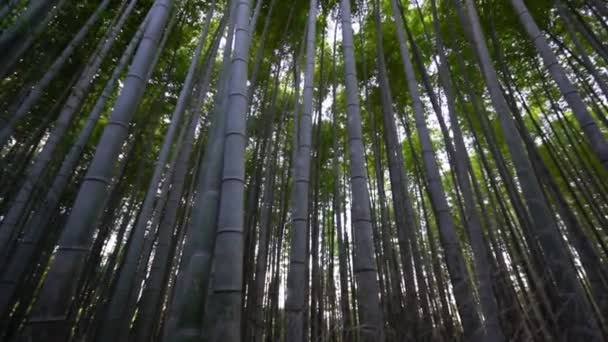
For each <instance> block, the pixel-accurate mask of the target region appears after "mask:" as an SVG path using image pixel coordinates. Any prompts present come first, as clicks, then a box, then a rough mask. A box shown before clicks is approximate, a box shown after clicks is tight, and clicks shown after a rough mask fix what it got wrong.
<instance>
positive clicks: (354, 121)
mask: <svg viewBox="0 0 608 342" xmlns="http://www.w3.org/2000/svg"><path fill="white" fill-rule="evenodd" d="M341 22H342V48H343V51H344V78H345V83H346V94H347V95H346V108H347V109H346V112H347V116H348V124H347V130H348V136H349V147H350V152H349V155H350V173H351V187H352V201H353V202H352V222H353V230H354V249H355V255H354V259H353V266H354V274H355V277H356V282H357V285H358V287H357V292H356V297H357V301H358V303H359V306H360V309H359V310H358V311H359V319H360V324H361V329H360V333H361V336H362V339H363V341H382V340H384V323H383V322H384V319H383V317H382V316H383V315H382V311H381V308H380V299H379V297H378V295H379V294H380V289H379V286H378V280H377V276H378V271H377V269H376V261H375V257H374V255H375V252H374V245H373V232H372V225H371V216H370V209H369V199H370V197H369V191H368V187H367V175H366V174H367V172H366V170H365V159H364V147H363V137H362V132H361V131H362V129H361V114H360V107H359V91H358V86H357V74H356V69H355V54H354V42H353V29H352V19H351V11H350V1H348V0H342V1H341Z"/></svg>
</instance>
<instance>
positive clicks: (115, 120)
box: [25, 0, 172, 340]
mask: <svg viewBox="0 0 608 342" xmlns="http://www.w3.org/2000/svg"><path fill="white" fill-rule="evenodd" d="M171 4H172V2H171V0H157V1H156V2H155V4H154V7H153V8H152V9H151V11H152V13H151V14H150V22H149V23H148V26H147V27H146V30H145V33H144V37H146V38H145V39H144V40H142V42H141V43H140V45H139V48H138V50H137V53H136V54H135V57H134V60H133V64H132V66H131V68H130V71H129V76H127V78H126V80H125V83H124V87H123V90H122V91H121V94H120V96H119V98H118V100H117V102H116V105H115V107H114V111H113V113H112V115H111V116H110V122H109V124H108V126H107V127H106V129H105V130H104V133H103V135H102V137H101V140H100V142H99V146H100V149H98V150H97V151H96V153H95V156H94V157H93V161H92V163H91V166H90V167H89V169H88V172H87V176H86V178H85V181H84V183H83V184H82V186H81V188H80V190H79V193H78V196H77V198H76V200H75V202H74V207H73V210H72V212H71V214H70V216H69V218H68V221H67V223H66V226H65V227H64V229H63V233H62V234H61V238H60V241H59V248H58V250H57V253H56V255H55V259H54V260H53V262H52V263H51V265H50V269H49V271H48V275H47V278H46V280H45V282H44V285H43V286H42V289H41V293H40V296H39V299H38V302H37V304H36V305H35V307H34V311H33V313H32V314H31V315H30V318H29V320H28V322H27V325H26V327H27V330H26V332H25V334H27V335H29V336H31V337H32V338H34V339H39V338H51V339H57V340H63V339H64V338H65V337H66V336H67V334H68V333H69V327H70V326H69V322H68V321H67V318H68V315H69V310H70V304H71V297H72V295H73V293H74V291H75V290H76V286H77V283H78V280H79V275H80V274H81V273H82V270H83V269H82V268H83V267H84V256H86V254H87V251H88V247H90V245H91V243H92V241H91V237H92V235H93V231H92V230H93V229H94V227H95V226H94V225H92V224H91V222H94V221H96V219H97V218H98V217H99V215H100V214H101V211H102V209H103V208H101V206H102V205H103V203H104V201H105V198H106V197H107V195H108V193H107V184H108V183H109V181H110V178H111V174H112V171H113V166H114V163H115V162H116V160H117V158H118V156H119V154H120V149H121V146H122V144H123V142H124V141H125V139H126V137H127V134H128V128H127V127H128V123H129V122H130V121H131V118H132V116H133V113H134V111H135V109H136V107H137V105H138V104H139V102H140V100H141V97H142V95H143V92H144V90H145V83H146V82H145V80H146V79H145V78H146V77H147V75H148V73H149V68H150V66H151V62H152V60H153V58H154V55H155V52H156V50H157V48H158V41H159V40H160V38H161V35H162V31H163V29H164V27H165V24H166V22H167V19H168V17H169V11H170V7H171Z"/></svg>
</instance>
